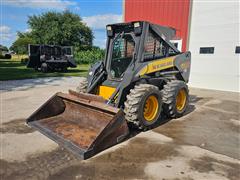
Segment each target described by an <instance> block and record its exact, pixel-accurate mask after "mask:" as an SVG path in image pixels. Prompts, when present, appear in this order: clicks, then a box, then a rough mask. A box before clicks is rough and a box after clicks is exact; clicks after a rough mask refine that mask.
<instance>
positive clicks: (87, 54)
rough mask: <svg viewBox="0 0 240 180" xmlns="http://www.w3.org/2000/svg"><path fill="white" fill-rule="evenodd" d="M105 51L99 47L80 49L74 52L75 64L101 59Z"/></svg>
mask: <svg viewBox="0 0 240 180" xmlns="http://www.w3.org/2000/svg"><path fill="white" fill-rule="evenodd" d="M104 55H105V51H104V50H103V49H99V48H92V49H91V50H85V51H83V50H80V51H76V52H75V53H74V59H75V61H76V63H77V64H93V63H95V62H97V61H100V60H103V59H104Z"/></svg>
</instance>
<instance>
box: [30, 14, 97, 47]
mask: <svg viewBox="0 0 240 180" xmlns="http://www.w3.org/2000/svg"><path fill="white" fill-rule="evenodd" d="M28 25H29V27H30V28H31V30H32V31H31V37H32V39H34V40H35V42H36V43H38V44H55V45H63V46H77V47H86V46H87V47H91V46H92V41H93V33H92V30H91V29H90V28H89V27H88V26H86V25H85V24H84V23H83V22H82V19H81V18H80V16H79V15H77V14H73V13H71V12H70V11H64V12H47V13H44V14H41V15H38V16H37V15H33V16H30V17H29V19H28Z"/></svg>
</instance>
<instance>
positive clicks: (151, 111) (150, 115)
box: [143, 95, 159, 121]
mask: <svg viewBox="0 0 240 180" xmlns="http://www.w3.org/2000/svg"><path fill="white" fill-rule="evenodd" d="M158 106H159V104H158V100H157V98H156V97H155V96H153V95H151V96H149V97H148V98H147V100H146V101H145V105H144V111H143V115H144V118H145V119H146V120H147V121H152V120H154V118H155V117H156V115H157V112H158Z"/></svg>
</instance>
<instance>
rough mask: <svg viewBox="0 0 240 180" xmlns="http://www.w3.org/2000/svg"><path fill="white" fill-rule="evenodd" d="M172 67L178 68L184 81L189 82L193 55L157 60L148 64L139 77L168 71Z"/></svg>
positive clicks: (138, 74)
mask: <svg viewBox="0 0 240 180" xmlns="http://www.w3.org/2000/svg"><path fill="white" fill-rule="evenodd" d="M172 67H176V68H177V69H178V71H179V72H180V74H181V76H182V78H183V79H184V81H186V82H188V80H189V74H190V67H191V53H190V52H185V53H182V54H179V55H176V56H172V57H167V58H163V59H156V60H153V61H151V62H148V63H146V65H145V66H143V68H141V69H140V71H139V72H138V73H137V76H143V75H145V74H150V73H154V72H158V71H162V70H166V69H168V68H172Z"/></svg>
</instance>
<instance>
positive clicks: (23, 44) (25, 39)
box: [10, 32, 35, 54]
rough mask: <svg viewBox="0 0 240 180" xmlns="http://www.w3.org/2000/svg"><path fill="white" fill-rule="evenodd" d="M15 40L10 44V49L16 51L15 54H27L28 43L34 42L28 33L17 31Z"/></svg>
mask: <svg viewBox="0 0 240 180" xmlns="http://www.w3.org/2000/svg"><path fill="white" fill-rule="evenodd" d="M17 36H18V38H17V40H16V41H15V42H14V43H13V44H12V46H11V47H10V50H12V51H14V52H16V53H17V54H27V53H28V44H34V43H35V41H34V40H33V39H32V38H31V35H30V34H29V33H21V32H18V33H17Z"/></svg>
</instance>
